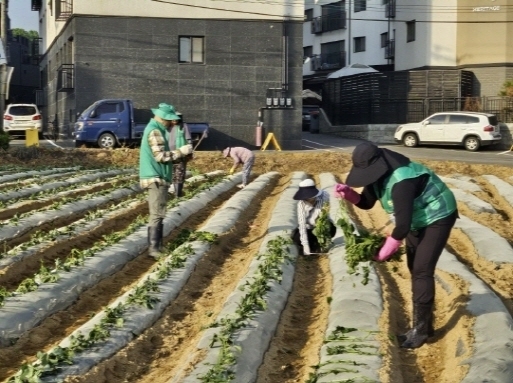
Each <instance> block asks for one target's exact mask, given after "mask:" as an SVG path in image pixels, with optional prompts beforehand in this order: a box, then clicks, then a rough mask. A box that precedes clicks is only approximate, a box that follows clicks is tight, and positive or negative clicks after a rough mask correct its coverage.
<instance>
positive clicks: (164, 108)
mask: <svg viewBox="0 0 513 383" xmlns="http://www.w3.org/2000/svg"><path fill="white" fill-rule="evenodd" d="M151 111H152V112H153V114H154V115H155V116H158V117H160V118H162V119H163V120H179V119H180V117H179V116H177V115H176V112H175V107H174V106H173V105H169V104H166V103H165V102H161V103H160V104H159V107H158V108H151Z"/></svg>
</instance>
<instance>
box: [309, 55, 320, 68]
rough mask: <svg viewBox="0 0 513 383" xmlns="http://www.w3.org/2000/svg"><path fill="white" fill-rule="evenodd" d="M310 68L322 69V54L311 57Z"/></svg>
mask: <svg viewBox="0 0 513 383" xmlns="http://www.w3.org/2000/svg"><path fill="white" fill-rule="evenodd" d="M310 63H311V66H310V69H311V70H321V67H322V63H321V57H320V56H314V57H311V58H310Z"/></svg>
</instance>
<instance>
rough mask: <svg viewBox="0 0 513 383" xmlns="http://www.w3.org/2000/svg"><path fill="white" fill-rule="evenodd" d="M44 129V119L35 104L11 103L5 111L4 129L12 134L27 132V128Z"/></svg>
mask: <svg viewBox="0 0 513 383" xmlns="http://www.w3.org/2000/svg"><path fill="white" fill-rule="evenodd" d="M29 129H37V131H38V132H39V134H41V133H42V131H43V120H42V117H41V113H40V112H39V108H38V107H37V105H35V104H9V105H7V107H6V109H5V113H4V131H5V132H7V133H10V134H20V133H23V134H25V131H26V130H29Z"/></svg>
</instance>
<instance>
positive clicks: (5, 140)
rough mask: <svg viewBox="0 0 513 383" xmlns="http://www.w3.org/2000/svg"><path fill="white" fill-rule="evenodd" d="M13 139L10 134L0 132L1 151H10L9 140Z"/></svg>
mask: <svg viewBox="0 0 513 383" xmlns="http://www.w3.org/2000/svg"><path fill="white" fill-rule="evenodd" d="M10 139H11V138H10V137H9V133H5V132H4V131H2V130H0V149H3V150H7V149H9V140H10Z"/></svg>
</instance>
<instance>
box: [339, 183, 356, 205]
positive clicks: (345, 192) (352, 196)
mask: <svg viewBox="0 0 513 383" xmlns="http://www.w3.org/2000/svg"><path fill="white" fill-rule="evenodd" d="M335 197H337V198H342V199H345V200H346V201H349V202H351V203H352V204H353V205H356V204H357V203H358V202H360V198H361V196H360V194H358V193H357V192H355V191H354V190H353V189H351V188H350V187H349V186H347V185H346V184H336V185H335Z"/></svg>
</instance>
